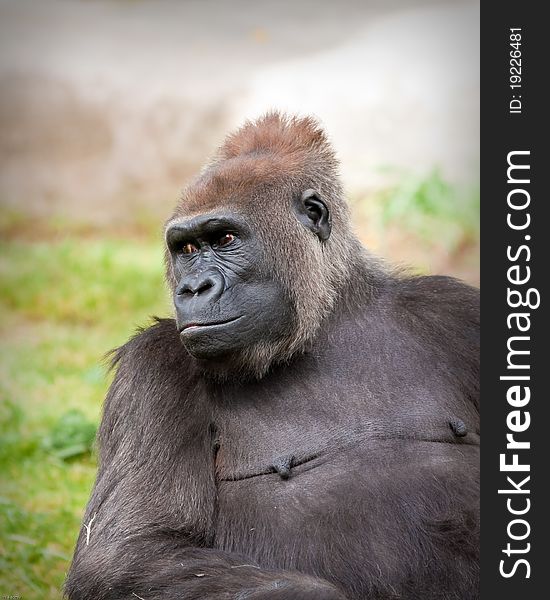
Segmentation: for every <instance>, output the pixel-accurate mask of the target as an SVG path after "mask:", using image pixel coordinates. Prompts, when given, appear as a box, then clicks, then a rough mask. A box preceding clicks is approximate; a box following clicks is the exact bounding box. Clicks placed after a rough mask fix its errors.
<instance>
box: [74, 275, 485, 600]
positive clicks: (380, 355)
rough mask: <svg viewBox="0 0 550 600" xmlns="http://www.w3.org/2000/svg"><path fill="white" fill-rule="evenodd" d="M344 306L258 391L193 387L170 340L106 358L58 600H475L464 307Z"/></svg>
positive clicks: (432, 293)
mask: <svg viewBox="0 0 550 600" xmlns="http://www.w3.org/2000/svg"><path fill="white" fill-rule="evenodd" d="M362 295H364V296H366V300H365V301H364V302H361V296H362ZM347 298H348V302H346V303H345V304H343V305H341V306H342V308H341V310H340V311H338V312H337V313H336V314H335V315H334V316H333V317H332V318H331V319H330V322H329V323H327V325H326V327H325V328H324V330H323V332H322V334H321V336H320V337H319V338H318V340H317V342H316V344H315V346H314V347H313V348H312V349H311V351H310V352H308V353H307V354H306V355H304V356H302V357H300V358H298V359H297V360H296V361H295V362H294V363H293V364H291V365H288V366H281V367H278V368H276V369H275V370H273V371H272V372H271V373H269V374H268V375H267V376H266V377H265V378H263V379H262V380H260V381H254V382H250V383H237V384H234V385H230V384H224V385H216V384H215V383H213V382H208V381H207V380H204V379H203V378H202V377H201V376H200V375H199V374H196V373H195V372H194V366H193V363H192V360H190V358H189V356H188V355H187V354H186V352H185V351H184V349H183V347H182V346H181V344H180V342H179V339H178V332H177V330H176V326H175V323H174V321H172V320H161V321H159V322H158V323H156V324H155V325H153V326H152V327H151V328H150V329H148V330H146V331H143V332H141V333H140V334H139V335H137V336H136V337H135V338H134V339H132V340H131V341H130V342H128V343H127V344H126V345H125V346H124V347H122V348H121V349H120V350H119V351H118V352H117V354H116V363H117V365H118V368H117V374H116V378H115V381H114V383H113V386H112V388H111V390H110V392H109V396H108V398H107V401H106V405H105V414H104V417H103V422H102V424H101V428H100V432H99V443H100V448H101V455H100V469H99V474H98V478H97V483H96V486H95V488H94V491H93V494H92V498H91V500H90V503H89V505H88V508H87V511H86V515H85V517H84V523H85V524H87V523H88V522H89V521H90V520H91V519H92V518H93V517H94V515H95V519H94V520H93V521H92V525H91V527H90V535H89V543H88V544H86V529H83V530H82V532H81V534H80V538H79V541H78V547H77V551H76V554H75V557H74V561H73V565H72V567H71V571H70V574H69V577H68V580H67V586H66V591H67V594H68V596H69V597H70V598H71V599H79V600H84V599H86V600H88V599H89V600H92V599H94V600H102V599H107V598H108V599H115V598H116V599H119V598H120V599H122V598H124V599H131V598H135V594H137V595H138V596H139V597H142V598H144V599H146V600H154V599H160V598H165V599H174V600H175V599H176V598H177V599H180V598H185V599H192V598H193V599H194V598H196V599H205V598H235V599H237V598H239V599H240V598H243V599H244V598H247V599H248V598H288V599H290V598H304V599H305V598H308V599H309V598H311V599H316V598H319V599H321V598H340V597H341V598H348V599H350V600H351V599H353V598H357V599H360V598H369V599H371V598H373V599H374V598H380V599H382V598H384V599H387V598H406V599H408V600H410V599H413V598H418V599H424V600H425V599H428V598H430V599H431V598H434V599H435V598H441V599H443V598H445V599H451V598H453V599H456V600H459V599H460V600H464V599H468V598H476V597H477V569H478V567H477V554H478V546H477V544H478V542H477V528H478V484H477V470H478V443H479V435H478V434H479V428H478V427H479V426H478V397H479V396H478V387H477V347H478V317H477V293H476V292H474V290H472V289H470V288H468V287H466V286H463V285H461V284H459V283H457V282H456V281H454V280H452V279H448V278H443V277H422V278H416V279H403V280H400V279H392V278H389V279H387V280H385V281H380V282H379V283H378V285H377V287H376V288H375V290H374V294H373V293H372V290H370V289H369V291H368V292H366V291H363V290H357V289H356V290H354V292H353V296H352V297H351V298H350V296H349V294H348V295H347ZM350 300H351V301H350ZM457 418H460V420H462V421H463V422H464V423H465V424H466V425H467V427H468V434H467V435H466V436H464V437H459V438H457V437H456V436H455V435H453V431H452V430H451V428H450V427H449V423H450V422H451V421H453V420H456V419H457ZM216 444H218V445H219V448H216ZM290 455H292V456H293V461H292V463H293V466H292V468H291V470H290V471H291V472H290V477H289V478H288V479H284V478H283V479H282V478H281V476H280V475H279V473H277V472H276V471H277V469H278V466H277V465H280V462H281V457H288V456H290ZM279 468H280V467H279ZM257 474H259V475H257ZM305 574H308V575H309V576H308V577H306V576H305ZM321 578H322V579H321ZM327 581H328V582H331V583H332V584H334V585H335V586H336V588H338V590H339V591H340V592H339V593H340V594H341V595H339V593H338V592H337V591H336V589H333V588H331V587H330V586H329V585H328V584H327V583H326V582H327Z"/></svg>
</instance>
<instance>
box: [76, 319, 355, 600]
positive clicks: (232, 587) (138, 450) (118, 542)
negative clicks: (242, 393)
mask: <svg viewBox="0 0 550 600" xmlns="http://www.w3.org/2000/svg"><path fill="white" fill-rule="evenodd" d="M172 329H174V333H175V327H174V326H173V322H164V323H159V324H157V325H155V326H153V327H152V328H150V329H149V330H147V331H145V332H143V333H141V334H140V335H139V336H137V337H136V338H134V339H133V340H131V341H130V342H128V344H126V345H125V346H124V347H123V348H121V349H120V350H119V351H118V353H117V355H116V357H115V362H116V363H118V369H117V373H116V376H115V378H114V381H113V384H112V386H111V389H110V391H109V394H108V396H107V399H106V403H105V408H104V415H103V419H102V423H101V426H100V430H99V434H98V439H99V445H100V457H99V458H100V468H99V472H98V476H97V480H96V483H95V486H94V490H93V493H92V496H91V498H90V502H89V504H88V507H87V510H86V514H85V516H84V521H83V527H82V530H81V532H80V536H79V539H78V542H77V548H76V552H75V555H74V559H73V563H72V565H71V569H70V572H69V575H68V578H67V581H66V584H65V592H66V594H67V596H68V598H70V599H71V600H92V599H93V600H107V599H108V600H115V599H117V600H122V599H125V600H134V599H135V598H136V597H137V598H143V599H144V600H157V599H158V600H160V599H161V598H162V599H164V600H171V599H174V600H176V599H178V600H181V599H182V598H185V599H187V600H192V599H197V600H198V599H208V598H212V599H215V598H216V599H217V598H219V599H221V598H227V599H229V598H237V597H246V598H247V599H250V600H252V599H258V600H259V599H274V600H275V599H290V598H292V599H295V600H299V599H304V600H306V599H311V600H314V599H320V600H323V599H325V600H343V599H344V596H342V595H341V594H340V592H339V591H338V590H337V589H336V588H335V587H334V586H332V585H331V584H330V583H328V582H326V581H324V580H322V579H316V578H314V577H310V576H308V575H304V574H302V573H299V572H296V571H294V572H286V571H285V572H282V571H279V572H277V571H270V570H264V569H261V568H259V567H258V566H257V565H255V564H253V563H252V561H251V560H250V559H248V558H247V557H244V556H238V555H233V554H230V553H226V552H221V551H218V550H214V549H213V548H211V547H209V546H211V542H212V538H213V520H214V517H215V504H216V483H215V477H214V463H213V460H214V458H213V453H212V451H211V439H210V435H209V429H208V428H209V415H208V411H207V409H206V408H205V398H204V397H203V396H202V394H201V390H200V384H199V383H189V381H188V379H189V378H190V377H189V371H188V370H186V368H185V362H182V360H183V361H185V355H183V353H182V352H183V351H182V350H181V349H180V345H179V344H177V343H174V340H167V339H166V338H167V332H168V331H170V332H171V331H172ZM168 335H172V334H171V333H169V334H168ZM176 335H177V334H176ZM175 341H176V342H177V339H176V340H175ZM181 390H183V391H181Z"/></svg>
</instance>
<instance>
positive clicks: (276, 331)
mask: <svg viewBox="0 0 550 600" xmlns="http://www.w3.org/2000/svg"><path fill="white" fill-rule="evenodd" d="M166 242H167V246H168V250H169V253H170V260H171V261H172V270H173V273H174V275H175V280H176V282H177V284H176V287H175V289H174V304H175V308H176V322H177V326H178V330H179V332H180V338H181V341H182V343H183V344H184V346H185V348H186V350H187V351H188V352H189V353H190V354H191V355H192V356H194V357H195V358H199V359H207V360H212V359H220V358H225V357H227V356H228V355H231V354H234V353H236V352H238V351H241V350H243V349H246V348H247V347H250V346H254V345H257V344H258V343H259V342H262V343H265V344H273V343H276V342H277V341H278V340H281V339H283V338H284V337H285V336H286V335H287V334H288V328H289V327H292V322H293V310H292V306H291V302H290V300H289V298H288V294H287V293H286V291H285V290H284V289H283V287H282V285H281V284H280V283H278V282H277V281H276V279H275V278H274V277H273V272H272V270H270V269H269V268H266V264H265V263H266V260H265V255H264V251H263V247H262V243H261V240H260V239H259V236H258V235H255V233H254V231H253V229H252V228H251V227H250V226H249V225H248V224H247V223H246V221H245V220H244V219H243V218H242V217H241V216H239V215H235V214H208V215H201V216H197V217H193V218H191V219H189V220H179V219H178V220H177V221H175V222H172V223H171V224H170V225H169V226H168V229H167V231H166Z"/></svg>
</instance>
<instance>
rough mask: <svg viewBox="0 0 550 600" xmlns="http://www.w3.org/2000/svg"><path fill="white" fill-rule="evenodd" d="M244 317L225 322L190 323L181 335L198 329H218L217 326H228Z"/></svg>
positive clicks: (182, 330)
mask: <svg viewBox="0 0 550 600" xmlns="http://www.w3.org/2000/svg"><path fill="white" fill-rule="evenodd" d="M242 316H243V315H240V316H238V317H233V318H232V319H226V320H225V321H211V322H209V323H188V324H187V325H184V326H183V327H182V328H181V329H180V334H182V333H185V332H186V331H196V330H197V329H205V328H207V327H216V326H217V325H228V324H229V323H234V322H235V321H238V320H239V319H241V318H242Z"/></svg>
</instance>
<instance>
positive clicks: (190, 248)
mask: <svg viewBox="0 0 550 600" xmlns="http://www.w3.org/2000/svg"><path fill="white" fill-rule="evenodd" d="M198 251H199V249H198V248H197V246H195V244H191V243H189V242H188V243H187V244H184V245H183V246H182V247H181V250H180V252H181V253H182V254H193V253H194V252H198Z"/></svg>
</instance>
